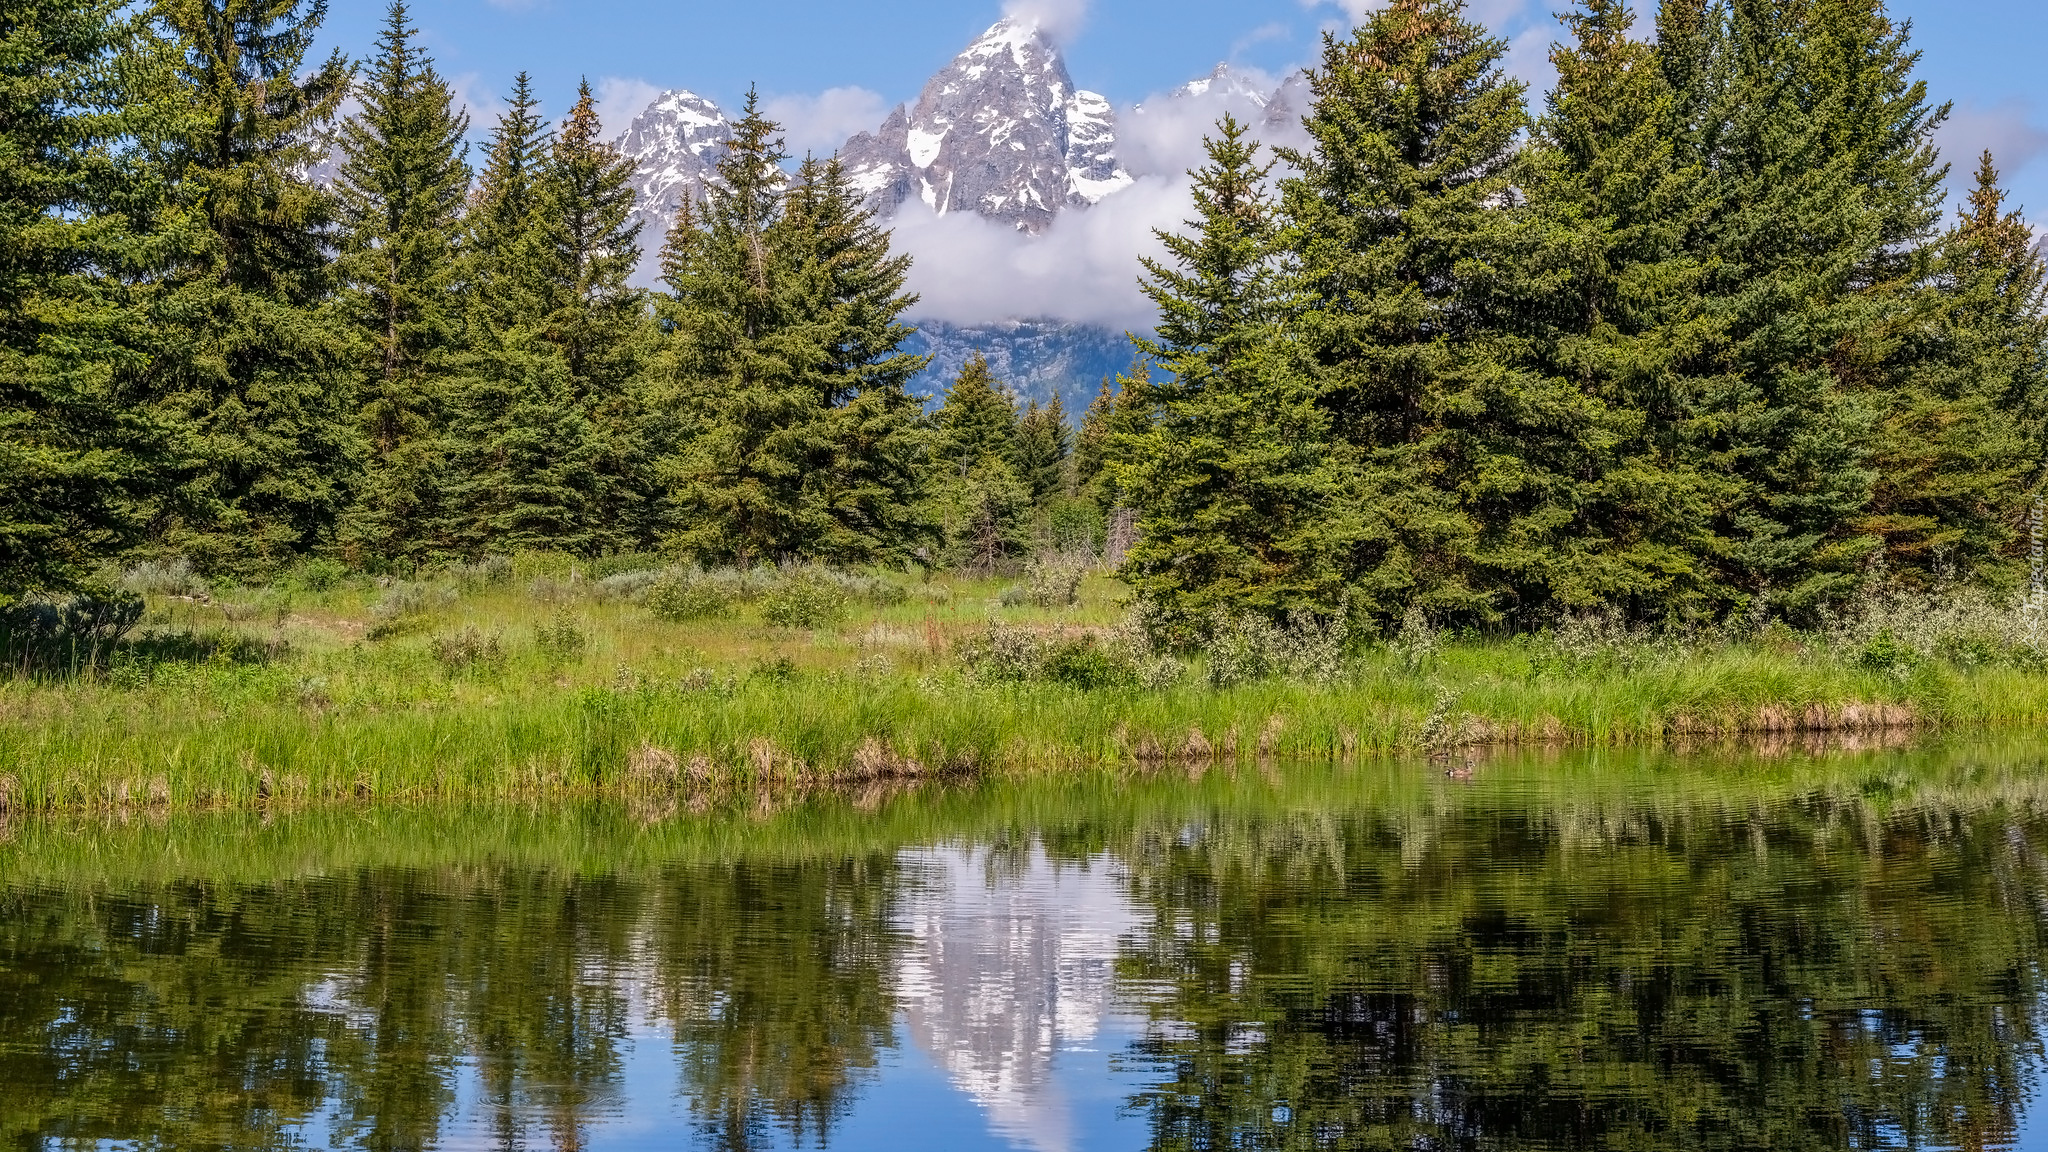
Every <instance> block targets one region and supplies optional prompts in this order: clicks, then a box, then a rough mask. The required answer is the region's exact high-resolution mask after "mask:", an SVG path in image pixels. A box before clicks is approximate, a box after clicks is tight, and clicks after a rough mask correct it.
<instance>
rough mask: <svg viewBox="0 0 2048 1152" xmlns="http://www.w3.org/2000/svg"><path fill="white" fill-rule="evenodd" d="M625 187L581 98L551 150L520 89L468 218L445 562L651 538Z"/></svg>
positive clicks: (627, 544) (608, 547)
mask: <svg viewBox="0 0 2048 1152" xmlns="http://www.w3.org/2000/svg"><path fill="white" fill-rule="evenodd" d="M629 174H630V172H629V170H628V167H627V166H626V165H625V164H624V163H623V162H622V161H621V160H620V158H619V156H618V154H617V153H616V152H615V151H614V150H613V149H611V148H610V147H608V146H607V145H605V144H603V143H602V142H600V141H599V140H598V121H597V112H596V105H595V101H594V100H593V99H592V98H591V95H590V91H589V87H588V85H586V86H585V87H584V89H583V91H582V93H581V95H580V97H579V99H578V100H577V103H576V106H575V107H574V108H573V109H572V110H571V111H570V114H569V117H568V119H567V120H566V121H565V123H564V124H563V126H562V130H561V132H560V133H559V134H556V135H554V136H553V137H549V136H548V135H546V134H545V132H544V128H543V125H542V121H541V119H540V116H539V114H538V109H537V105H536V103H535V101H534V99H533V96H532V92H531V89H530V87H529V86H528V83H527V80H526V77H525V76H523V75H522V76H521V77H520V78H519V80H518V81H517V84H516V85H515V87H514V90H513V94H512V99H511V101H510V106H509V107H508V108H507V110H506V111H505V113H504V115H502V116H501V117H500V118H499V121H498V125H497V128H496V129H495V131H494V132H493V135H492V139H491V142H490V144H489V145H488V146H487V148H486V160H485V167H484V173H483V179H482V181H481V185H480V187H479V188H478V189H477V191H476V193H475V195H474V196H473V198H472V207H471V209H470V213H469V228H468V233H469V235H468V245H467V246H468V252H467V254H466V273H467V275H466V277H465V279H466V285H465V288H466V292H467V301H466V303H467V305H468V317H467V335H468V340H469V349H468V352H467V355H466V357H465V362H464V365H463V367H462V370H461V372H460V374H459V376H458V378H457V380H456V381H455V387H454V394H453V396H452V397H451V405H450V407H451V416H450V421H449V428H448V434H447V436H446V437H445V442H444V446H443V449H442V453H443V455H444V457H445V458H446V460H447V463H448V469H447V471H448V478H447V481H446V487H445V490H444V493H443V505H444V513H443V519H442V521H441V524H440V527H439V529H438V531H437V532H436V534H435V535H436V540H437V542H438V544H439V546H440V547H441V548H442V549H443V550H445V551H447V552H450V553H452V554H454V555H458V556H462V557H466V558H472V559H473V558H475V557H478V556H481V555H483V554H485V553H487V552H493V551H497V552H504V551H511V550H517V549H521V548H551V549H557V550H561V551H566V552H571V553H574V554H577V555H584V556H596V555H602V554H605V553H609V552H622V551H630V550H632V549H633V548H634V547H636V546H638V545H639V544H640V543H641V542H642V541H644V540H645V539H646V537H647V536H648V535H649V533H650V532H651V528H652V526H651V524H650V522H649V518H650V511H649V504H650V501H649V498H648V494H647V490H648V487H649V485H650V483H651V481H650V478H649V475H648V468H649V465H648V462H647V460H646V458H645V457H646V454H645V451H644V448H643V443H642V439H641V425H642V423H643V421H642V419H641V416H640V409H639V399H638V395H637V392H636V390H635V388H634V387H633V384H634V373H635V372H636V371H637V368H638V359H637V358H638V357H639V356H640V354H641V332H642V327H643V324H644V321H643V319H642V317H641V307H642V296H641V294H640V293H639V292H638V291H636V290H634V289H633V288H631V287H630V286H629V285H628V284H627V283H626V280H627V277H628V276H629V275H630V274H631V272H632V269H633V265H634V263H635V262H636V261H637V260H638V256H639V249H638V248H637V247H636V241H635V236H636V232H637V227H636V226H633V225H630V224H629V223H628V219H627V218H628V217H629V216H630V214H631V211H632V192H631V189H629V188H627V187H626V185H625V180H626V178H627V176H628V175H629Z"/></svg>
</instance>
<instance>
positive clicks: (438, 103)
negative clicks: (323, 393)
mask: <svg viewBox="0 0 2048 1152" xmlns="http://www.w3.org/2000/svg"><path fill="white" fill-rule="evenodd" d="M415 34H416V30H415V29H414V28H412V27H411V26H410V25H409V24H408V23H407V16H406V7H405V5H404V3H403V2H402V0H393V2H392V4H391V6H390V8H389V10H388V15H387V19H386V22H385V29H384V33H383V36H382V37H381V38H380V39H379V41H378V45H379V48H380V52H379V54H378V57H377V59H376V60H375V61H374V62H373V64H372V67H371V74H370V76H369V78H368V80H367V81H365V82H364V83H363V84H362V85H361V86H360V88H359V89H358V91H359V93H360V95H361V98H362V102H363V110H362V112H361V113H360V114H359V115H357V116H355V117H352V118H351V119H350V120H349V121H348V122H347V124H346V125H344V127H343V129H342V135H341V151H342V156H343V164H342V168H341V174H340V179H339V181H338V182H337V184H336V192H337V195H338V196H339V199H340V201H341V210H342V221H343V224H344V228H345V233H344V243H343V250H342V257H341V259H340V261H339V265H340V271H341V274H342V277H343V279H344V280H345V281H346V282H347V283H348V284H349V285H350V286H351V288H352V289H353V291H352V292H351V293H350V295H349V297H348V298H347V307H348V310H349V311H350V313H351V318H352V319H353V320H354V322H355V325H356V327H357V329H358V331H359V333H360V340H361V343H362V344H363V346H364V347H366V348H367V349H369V350H370V351H371V360H370V363H369V365H368V366H367V369H366V371H365V373H364V376H365V384H364V386H363V388H362V409H361V410H362V424H363V432H364V435H365V436H366V438H367V439H368V441H369V447H370V451H371V454H372V456H371V462H370V466H369V473H368V475H367V476H366V477H365V483H364V487H363V492H362V494H361V496H360V497H359V501H358V504H357V507H356V509H355V515H354V517H353V522H352V523H351V524H350V526H349V531H348V533H347V535H348V536H349V537H350V540H349V543H350V545H351V547H352V548H353V549H356V550H359V551H361V552H365V553H368V554H369V555H372V556H377V557H380V558H384V559H393V558H397V557H401V556H404V557H408V558H411V559H414V560H417V559H419V558H420V557H421V556H422V555H423V554H425V552H426V551H427V549H428V548H429V546H430V544H431V540H430V538H429V537H430V534H431V533H430V527H429V526H430V524H431V521H432V519H433V516H434V510H433V506H432V505H433V500H434V489H435V485H436V482H437V479H438V473H439V463H438V460H437V458H436V454H435V452H434V448H435V442H436V438H437V435H438V433H439V431H440V424H441V421H442V419H443V408H444V407H445V397H444V395H443V393H444V392H445V390H446V387H447V375H448V372H449V371H450V368H451V366H452V363H453V358H454V356H453V354H454V352H455V351H456V349H457V346H458V344H459V341H460V337H461V322H460V319H461V318H460V316H459V314H458V311H457V308H456V304H455V298H454V294H453V289H454V287H455V283H456V279H457V267H456V265H457V244H458V240H459V236H460V231H461V214H462V207H463V203H464V201H465V199H466V198H467V196H468V193H469V181H470V172H469V166H468V164H467V163H466V162H465V157H466V155H467V152H468V148H467V146H466V145H465V144H463V142H462V138H463V136H464V135H465V134H466V133H467V132H468V131H469V118H468V117H467V116H464V115H461V114H460V113H458V112H457V111H456V110H455V106H454V97H453V94H452V93H451V92H450V91H449V89H448V85H447V84H446V83H445V82H444V81H443V80H442V79H441V77H440V76H439V75H437V74H436V73H435V71H434V67H433V62H432V61H431V60H430V59H428V58H427V57H426V55H425V54H423V53H421V52H420V51H419V50H418V48H417V47H416V46H415V45H414V43H413V37H414V35H415Z"/></svg>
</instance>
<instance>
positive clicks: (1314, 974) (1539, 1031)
mask: <svg viewBox="0 0 2048 1152" xmlns="http://www.w3.org/2000/svg"><path fill="white" fill-rule="evenodd" d="M1601 823H1602V825H1603V826H1602V828H1601V829H1600V830H1599V831H1597V832H1595V833H1593V834H1590V835H1588V829H1587V826H1586V825H1585V823H1584V822H1583V821H1577V820H1576V818H1575V817H1573V816H1571V814H1569V813H1566V814H1563V815H1560V814H1557V813H1551V814H1549V815H1547V816H1536V817H1532V816H1531V815H1530V814H1529V813H1526V812H1518V811H1485V810H1467V811H1464V812H1462V813H1459V814H1456V815H1451V816H1444V817H1439V818H1425V819H1420V820H1416V819H1414V818H1410V819H1408V820H1406V821H1405V822H1404V821H1401V820H1394V819H1377V818H1371V817H1360V818H1354V819H1348V820H1344V821H1341V822H1338V823H1335V824H1333V823H1332V822H1330V821H1328V820H1324V819H1314V820H1309V819H1298V820H1293V821H1278V822H1273V821H1266V822H1244V821H1231V820H1229V819H1228V818H1227V817H1226V818H1222V819H1220V820H1218V821H1217V822H1216V823H1215V824H1213V825H1211V826H1210V827H1208V828H1206V829H1205V830H1204V832H1203V834H1202V835H1200V836H1199V837H1194V838H1190V837H1187V836H1185V835H1183V834H1182V830H1180V829H1172V828H1161V829H1158V830H1156V831H1155V832H1153V833H1151V834H1149V835H1148V834H1134V835H1133V836H1132V838H1131V839H1130V841H1129V844H1128V847H1127V849H1126V854H1127V859H1128V860H1129V861H1130V863H1131V865H1132V869H1133V872H1134V874H1135V876H1136V879H1135V881H1134V883H1135V886H1136V889H1137V890H1138V891H1139V893H1141V895H1142V896H1143V897H1144V898H1145V899H1146V900H1147V902H1149V903H1150V904H1151V906H1152V908H1153V910H1154V916H1155V919H1154V923H1153V927H1152V931H1151V933H1150V935H1149V938H1148V940H1147V941H1146V943H1145V944H1144V946H1143V948H1142V952H1141V954H1140V955H1134V956H1131V957H1129V958H1127V961H1126V969H1125V972H1126V975H1127V976H1129V977H1131V978H1133V979H1135V980H1140V981H1147V982H1150V981H1164V982H1166V983H1167V984H1168V985H1169V986H1170V987H1171V988H1172V992H1171V993H1170V994H1168V995H1165V996H1163V997H1162V998H1160V999H1158V1000H1157V1002H1156V1003H1155V1005H1154V1016H1155V1020H1156V1021H1157V1024H1156V1025H1155V1027H1154V1028H1153V1030H1152V1033H1151V1038H1150V1039H1149V1040H1148V1041H1147V1042H1146V1044H1145V1046H1144V1047H1145V1050H1146V1052H1147V1054H1149V1055H1151V1056H1153V1057H1155V1058H1157V1059H1158V1060H1159V1061H1161V1062H1162V1064H1163V1065H1164V1066H1165V1067H1166V1068H1168V1069H1169V1070H1170V1076H1169V1079H1168V1082H1167V1083H1165V1084H1163V1085H1162V1086H1161V1087H1160V1088H1159V1089H1158V1090H1156V1091H1153V1092H1150V1093H1148V1094H1146V1095H1145V1096H1144V1097H1143V1098H1142V1099H1141V1101H1140V1103H1141V1104H1142V1106H1143V1107H1145V1108H1146V1109H1148V1110H1149V1111H1150V1114H1151V1117H1152V1122H1153V1129H1154V1146H1155V1147H1156V1148H1160V1149H1192V1148H1224V1147H1231V1148H1321V1147H1430V1148H1481V1147H1485V1148H1538V1147H1544V1148H1548V1147H1613V1148H1630V1149H1656V1148H1685V1149H1691V1148H1729V1149H1738V1148H1740V1149H1748V1148H1763V1147H1771V1148H1846V1147H1879V1146H1893V1145H1901V1144H1903V1145H1906V1146H1912V1147H1930V1146H1940V1147H1965V1148H1982V1147H1988V1146H1996V1145H1998V1144H2000V1143H2002V1142H2003V1143H2009V1142H2010V1141H2011V1140H2012V1139H2013V1138H2014V1135H2015V1133H2016V1131H2017V1125H2018V1120H2019V1116H2020V1110H2021V1107H2022V1105H2023V1102H2024V1100H2025V1097H2026V1091H2027V1087H2028V1082H2029V1075H2030V1072H2032V1071H2037V1070H2035V1069H2030V1067H2029V1063H2030V1060H2031V1057H2030V1055H2029V1054H2030V1053H2033V1052H2034V1051H2036V1046H2037V1044H2038V1041H2039V1031H2038V1030H2039V1026H2040V1020H2039V1019H2038V1011H2039V1004H2040V996H2041V992H2042V990H2043V989H2042V985H2041V981H2040V972H2039V964H2040V961H2041V959H2042V944H2043V938H2042V923H2043V920H2042V909H2041V907H2040V904H2039V901H2040V900H2041V897H2042V893H2043V890H2044V889H2043V881H2044V879H2048V877H2044V870H2043V868H2042V857H2041V856H2040V855H2039V851H2038V847H2039V843H2040V841H2041V839H2042V837H2043V835H2044V831H2048V830H2044V829H2043V827H2042V826H2041V825H2039V824H2038V823H2035V824H2032V825H2027V824H2022V823H2020V822H2019V821H2017V820H2016V819H2014V818H2011V817H2008V816H2005V815H2000V814H1995V813H1986V814H1981V815H1974V816H1972V815H1957V814H1952V813H1943V812H1939V811H1921V812H1916V813H1911V814H1905V815H1900V816H1897V817H1895V818H1892V819H1889V820H1882V821H1880V820H1877V819H1876V818H1875V817H1873V816H1872V815H1871V810H1870V809H1868V808H1867V807H1865V806H1863V805H1861V804H1860V803H1851V804H1847V805H1838V804H1829V803H1821V802H1815V803H1813V804H1810V805H1805V806H1800V807H1795V808H1788V809H1778V810H1772V811H1769V812H1763V811H1758V812H1754V813H1747V814H1741V813H1738V814H1732V815H1731V814H1725V813H1719V812H1712V811H1703V812H1676V813H1632V814H1629V813H1624V814H1623V815H1622V816H1621V817H1620V818H1618V819H1609V820H1605V821H1603V822H1601ZM1418 841H1419V842H1420V843H1422V844H1423V845H1424V847H1423V848H1422V849H1421V850H1420V851H1418V850H1417V848H1416V845H1417V843H1418ZM1588 847H1595V848H1597V850H1596V851H1586V850H1585V849H1586V848H1588ZM1134 986H1136V985H1134ZM1276 1110H1277V1111H1276ZM1276 1117H1277V1119H1276Z"/></svg>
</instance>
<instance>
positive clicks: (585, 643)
mask: <svg viewBox="0 0 2048 1152" xmlns="http://www.w3.org/2000/svg"><path fill="white" fill-rule="evenodd" d="M533 642H534V647H536V648H538V649H539V650H540V654H541V657H542V658H543V659H545V660H546V661H547V662H548V665H549V666H550V667H553V668H559V667H561V666H562V665H564V664H568V663H570V662H571V661H573V660H576V659H578V658H580V657H581V656H582V655H583V651H584V649H586V648H588V647H589V646H590V637H589V636H588V635H587V634H585V632H584V631H583V629H582V628H581V627H579V626H578V625H577V623H576V621H574V620H572V619H570V618H569V616H568V614H567V613H556V615H555V618H554V619H552V620H550V621H548V622H547V623H545V624H542V625H540V626H538V627H536V628H535V629H534V630H533Z"/></svg>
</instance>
